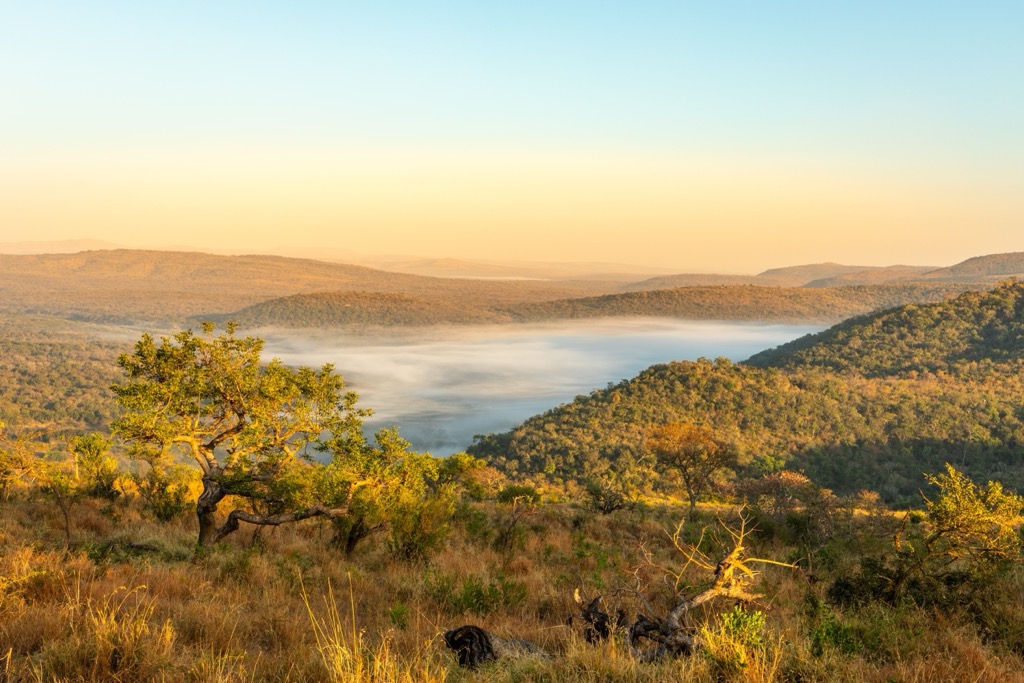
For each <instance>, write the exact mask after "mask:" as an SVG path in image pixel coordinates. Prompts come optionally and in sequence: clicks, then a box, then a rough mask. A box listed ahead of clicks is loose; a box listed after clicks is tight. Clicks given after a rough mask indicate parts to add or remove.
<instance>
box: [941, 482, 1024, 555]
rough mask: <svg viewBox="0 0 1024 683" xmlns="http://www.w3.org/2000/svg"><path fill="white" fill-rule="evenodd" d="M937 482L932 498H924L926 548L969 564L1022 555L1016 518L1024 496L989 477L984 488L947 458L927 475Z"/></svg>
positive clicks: (1023, 503)
mask: <svg viewBox="0 0 1024 683" xmlns="http://www.w3.org/2000/svg"><path fill="white" fill-rule="evenodd" d="M927 479H928V482H929V483H930V484H933V485H934V486H936V487H938V489H939V495H938V497H937V498H935V500H929V499H927V498H925V514H926V515H927V518H928V525H929V527H930V529H931V533H929V534H928V536H927V537H926V538H925V539H924V543H925V546H926V547H925V549H926V550H927V551H928V552H929V553H931V554H935V555H944V556H946V557H949V558H951V559H965V560H967V561H969V563H970V564H971V565H972V566H975V567H977V566H980V565H992V564H998V563H1002V562H1005V561H1007V560H1014V559H1017V558H1018V557H1019V556H1020V551H1021V539H1020V535H1019V534H1018V533H1017V529H1016V524H1017V518H1018V516H1019V515H1020V513H1021V510H1022V508H1024V499H1021V497H1020V496H1018V495H1015V494H1013V493H1009V492H1007V491H1004V490H1003V485H1002V484H1000V483H999V482H997V481H990V482H988V485H986V486H985V487H984V488H983V487H980V486H978V485H976V484H975V483H974V482H972V481H971V480H970V478H968V477H967V475H965V474H964V473H963V472H960V471H958V470H956V469H955V468H954V467H953V466H952V465H950V464H949V463H946V472H945V474H938V475H928V477H927Z"/></svg>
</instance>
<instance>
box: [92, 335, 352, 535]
mask: <svg viewBox="0 0 1024 683" xmlns="http://www.w3.org/2000/svg"><path fill="white" fill-rule="evenodd" d="M202 329H203V333H202V334H201V335H199V334H195V333H194V332H193V331H192V330H185V331H183V332H179V333H177V334H175V335H174V336H173V337H162V338H161V340H160V341H159V342H157V341H156V340H155V339H154V338H153V337H152V336H150V335H149V334H145V335H143V336H142V338H141V339H140V340H139V341H138V342H137V343H136V345H135V350H134V351H133V352H132V353H130V354H123V355H122V356H121V357H120V358H119V359H118V363H119V364H120V366H121V367H122V368H123V369H124V371H125V375H126V379H125V381H124V383H122V384H118V385H114V387H113V390H114V392H115V394H116V395H117V400H118V403H119V404H120V406H121V408H122V409H123V415H122V416H121V417H120V418H119V419H117V420H115V421H114V423H113V424H112V430H113V432H114V433H115V434H117V435H119V436H120V437H121V438H123V439H124V440H125V441H127V442H128V443H129V444H131V446H132V455H133V457H136V458H141V459H144V460H147V461H148V462H150V463H151V464H160V463H163V462H166V461H167V460H168V459H169V458H171V457H172V456H174V455H175V454H178V455H185V456H187V457H189V458H191V459H192V460H194V461H195V463H196V464H197V465H198V467H199V469H200V471H201V473H202V492H201V493H200V495H199V498H198V500H197V501H196V516H197V517H198V520H199V537H198V545H199V546H200V547H202V546H204V545H206V544H208V543H210V542H216V541H219V540H221V539H222V538H224V537H225V536H227V535H228V534H230V533H232V532H233V531H235V530H237V529H238V526H239V522H247V523H249V524H255V525H261V526H265V525H273V526H276V525H279V524H283V523H287V522H294V521H298V520H302V519H306V518H309V517H314V516H326V517H329V518H337V517H341V516H344V515H346V514H347V513H348V506H349V503H350V502H351V498H352V495H353V493H354V491H355V490H356V489H357V487H350V489H349V494H348V498H347V499H340V500H339V499H335V500H333V501H331V502H332V503H333V505H330V506H328V505H325V504H323V502H321V501H320V500H319V499H317V498H316V497H315V495H314V491H313V487H312V486H310V481H311V480H312V477H311V476H309V475H310V474H311V473H310V472H309V469H310V468H311V467H316V464H315V461H313V459H312V457H311V456H312V453H311V452H310V449H313V450H314V451H315V449H316V447H317V446H318V445H320V444H321V443H322V442H321V437H322V435H331V437H332V438H333V439H334V440H335V441H339V440H344V439H346V438H351V439H354V440H361V439H362V435H361V431H360V429H361V426H362V418H363V417H364V416H365V415H367V414H369V411H366V410H362V409H357V408H356V407H355V403H356V395H355V393H353V392H346V391H344V383H343V381H342V378H341V377H340V376H339V375H337V374H335V373H334V371H333V367H332V366H331V365H329V364H328V365H324V366H323V367H322V368H321V369H320V370H313V369H311V368H307V367H302V368H299V369H297V370H296V369H291V368H288V367H286V366H285V365H284V364H282V363H281V362H280V361H279V360H277V359H274V360H272V361H271V362H270V363H267V364H263V363H261V360H260V352H261V351H262V350H263V340H262V339H259V338H256V337H244V338H240V337H236V336H235V334H234V332H235V328H234V325H232V324H229V325H228V326H227V330H226V334H223V335H221V336H217V337H214V336H213V330H214V327H213V325H212V324H210V323H204V324H203V328H202ZM228 496H234V497H236V498H238V499H241V501H242V502H243V504H244V505H245V507H243V506H237V507H235V508H234V509H232V510H231V511H230V513H229V514H228V517H227V519H226V520H225V521H224V523H223V524H222V525H220V526H218V524H217V517H216V513H217V507H218V505H219V504H220V503H221V501H223V500H224V499H225V498H227V497H228ZM246 508H248V509H246Z"/></svg>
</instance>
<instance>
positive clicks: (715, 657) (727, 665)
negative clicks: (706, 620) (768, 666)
mask: <svg viewBox="0 0 1024 683" xmlns="http://www.w3.org/2000/svg"><path fill="white" fill-rule="evenodd" d="M700 635H701V640H702V642H703V644H704V649H703V650H702V652H703V654H704V656H705V657H707V658H708V659H709V660H711V663H712V665H713V667H714V669H715V671H716V674H717V677H718V678H719V679H726V680H729V679H738V680H742V679H743V678H744V676H745V673H746V671H747V669H748V668H750V667H751V666H752V665H753V664H755V662H758V661H760V660H763V659H764V658H765V653H766V649H767V641H766V634H765V618H764V612H761V611H759V610H754V611H750V612H748V611H747V610H745V609H743V608H742V607H740V606H739V605H737V606H736V607H733V609H732V610H731V611H729V612H726V613H724V614H722V615H721V616H720V617H719V621H718V626H717V628H712V627H710V626H709V625H704V626H703V627H701V631H700Z"/></svg>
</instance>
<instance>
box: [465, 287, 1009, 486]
mask: <svg viewBox="0 0 1024 683" xmlns="http://www.w3.org/2000/svg"><path fill="white" fill-rule="evenodd" d="M1022 296H1024V284H1022V283H1009V284H1005V285H1003V286H1001V287H999V288H997V289H996V290H995V291H993V292H991V293H977V292H969V293H966V294H963V295H961V296H960V297H959V298H958V299H956V300H955V301H951V302H940V303H937V304H932V305H927V306H907V307H904V308H901V309H897V310H895V311H890V312H887V313H883V314H878V315H875V316H870V317H868V318H864V319H860V320H856V321H851V322H849V323H844V324H842V325H839V326H837V327H836V328H833V329H831V330H828V331H826V332H824V333H822V334H821V335H818V336H816V337H813V338H805V339H803V340H800V341H799V342H795V343H794V344H791V345H787V346H786V347H782V348H781V349H779V350H776V351H774V352H771V353H766V354H759V355H758V356H757V357H755V359H754V362H752V363H751V364H742V365H736V364H733V363H730V362H728V361H725V360H719V361H716V362H710V361H707V360H703V361H698V362H695V363H691V362H679V363H670V364H667V365H659V366H654V367H652V368H650V369H649V370H647V371H645V372H643V373H641V374H640V375H639V376H637V377H636V378H634V379H632V380H628V381H626V382H623V383H620V384H618V385H614V386H609V387H608V388H606V389H603V390H599V391H595V392H593V393H592V394H591V395H589V396H581V397H578V398H577V399H576V401H574V402H573V403H571V404H568V405H563V406H560V407H558V408H555V409H553V410H551V411H549V412H547V413H545V414H544V415H540V416H537V417H534V418H532V419H531V420H528V421H527V422H526V423H524V424H523V425H521V426H519V427H518V428H516V429H514V430H512V431H511V432H509V433H505V434H499V435H489V436H486V437H482V438H480V439H479V441H478V443H476V444H475V445H474V446H473V447H472V448H471V449H470V451H471V452H472V453H474V454H476V455H480V456H486V457H488V458H490V459H492V460H493V461H494V462H495V463H496V464H498V466H500V467H501V468H502V469H504V470H506V471H508V472H510V473H519V474H532V475H535V476H538V477H541V478H546V479H549V480H553V481H556V482H558V481H564V480H579V481H586V480H587V479H590V478H593V477H595V476H598V475H601V474H602V473H603V472H605V471H606V470H610V471H612V472H619V473H622V474H625V473H627V472H629V471H630V470H633V469H635V468H637V467H641V468H642V467H644V466H645V459H649V453H648V452H647V449H646V448H645V444H644V440H645V436H646V434H647V433H648V432H649V430H650V429H651V427H652V425H657V424H661V423H664V422H670V421H682V422H691V423H695V424H699V425H705V426H707V427H710V428H712V429H713V430H714V432H715V434H716V435H717V436H718V437H719V438H721V439H724V440H726V441H727V442H729V443H731V444H732V445H733V446H734V447H735V448H736V449H737V451H738V454H739V456H740V462H741V464H743V465H744V466H745V467H747V468H752V469H753V470H762V471H763V470H771V469H774V468H777V467H780V466H782V465H783V463H785V464H786V466H787V467H789V468H800V469H804V470H806V471H807V473H808V474H809V475H810V476H811V477H812V479H814V480H815V481H818V482H819V483H821V484H822V485H824V486H828V487H830V488H833V489H836V490H837V491H840V492H844V493H850V492H854V491H856V490H858V489H860V488H869V489H873V490H877V491H879V492H880V493H882V495H883V496H884V497H885V498H886V499H887V500H889V501H893V502H903V503H906V502H910V501H912V500H914V498H915V496H916V492H917V490H918V489H919V488H920V487H921V486H923V485H924V479H923V476H922V473H923V472H925V471H929V470H934V469H935V467H936V466H937V465H941V463H942V462H943V461H950V462H956V463H957V464H958V465H959V466H962V467H964V468H966V469H967V471H968V472H970V474H971V475H972V476H975V477H977V478H979V479H984V478H986V477H994V476H996V475H998V478H999V479H1000V480H1001V481H1003V482H1005V483H1007V484H1009V485H1012V486H1015V487H1020V486H1024V450H1022V447H1024V406H1022V398H1021V397H1022V396H1024V372H1022V371H1024V362H1022V359H1021V353H1022V339H1024V337H1022V335H1021V334H1020V330H1021V321H1022V308H1021V306H1020V304H1019V302H1020V301H1021V297H1022ZM759 366H760V367H759Z"/></svg>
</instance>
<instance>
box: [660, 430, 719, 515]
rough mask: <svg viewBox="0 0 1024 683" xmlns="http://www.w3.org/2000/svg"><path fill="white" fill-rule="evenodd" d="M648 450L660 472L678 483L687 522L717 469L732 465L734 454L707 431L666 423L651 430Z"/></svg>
mask: <svg viewBox="0 0 1024 683" xmlns="http://www.w3.org/2000/svg"><path fill="white" fill-rule="evenodd" d="M647 448H648V449H650V450H651V451H652V452H653V454H654V457H655V459H656V461H657V463H658V467H659V469H660V470H661V472H662V473H663V474H664V475H665V476H667V477H668V478H670V479H671V478H678V479H680V480H682V484H683V487H684V488H685V489H686V495H687V497H688V498H689V500H690V519H691V520H692V519H694V517H695V516H696V511H697V500H698V499H699V498H700V496H701V495H703V494H704V492H705V491H707V490H708V488H709V487H710V486H711V482H712V477H713V475H714V474H715V472H717V471H718V470H720V469H724V468H727V467H734V466H735V465H736V450H735V448H733V447H732V446H731V445H730V444H728V443H726V442H724V441H721V440H719V439H716V438H715V433H714V432H713V431H712V430H711V429H710V428H708V427H704V426H701V425H695V424H689V423H685V422H669V423H666V424H663V425H659V426H657V427H655V428H653V429H652V430H651V431H650V433H649V434H648V436H647Z"/></svg>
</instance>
